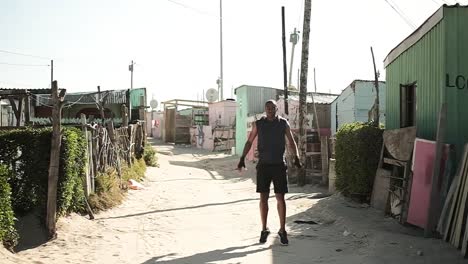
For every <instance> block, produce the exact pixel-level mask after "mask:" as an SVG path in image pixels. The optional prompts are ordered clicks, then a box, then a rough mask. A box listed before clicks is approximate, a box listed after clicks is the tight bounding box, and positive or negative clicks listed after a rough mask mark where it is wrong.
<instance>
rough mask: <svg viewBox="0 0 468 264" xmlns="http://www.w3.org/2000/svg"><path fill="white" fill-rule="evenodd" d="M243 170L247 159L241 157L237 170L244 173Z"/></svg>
mask: <svg viewBox="0 0 468 264" xmlns="http://www.w3.org/2000/svg"><path fill="white" fill-rule="evenodd" d="M242 168H245V157H241V158H240V160H239V164H237V170H239V171H242Z"/></svg>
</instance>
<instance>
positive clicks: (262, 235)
mask: <svg viewBox="0 0 468 264" xmlns="http://www.w3.org/2000/svg"><path fill="white" fill-rule="evenodd" d="M269 234H270V230H268V229H266V230H263V231H262V232H261V233H260V243H265V242H266V241H267V237H268V235H269Z"/></svg>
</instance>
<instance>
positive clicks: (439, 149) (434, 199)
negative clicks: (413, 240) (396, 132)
mask: <svg viewBox="0 0 468 264" xmlns="http://www.w3.org/2000/svg"><path fill="white" fill-rule="evenodd" d="M446 122H447V105H446V103H442V107H441V109H440V112H439V122H438V124H437V139H436V152H435V158H434V168H433V170H432V188H431V196H430V200H429V208H428V210H427V223H426V226H425V228H424V236H425V237H429V236H431V235H432V233H433V231H434V229H435V226H436V224H437V220H438V219H439V215H440V209H441V206H442V204H441V203H440V200H439V198H438V197H439V195H438V194H439V183H440V167H441V161H442V155H443V151H444V143H443V142H444V140H445V130H446Z"/></svg>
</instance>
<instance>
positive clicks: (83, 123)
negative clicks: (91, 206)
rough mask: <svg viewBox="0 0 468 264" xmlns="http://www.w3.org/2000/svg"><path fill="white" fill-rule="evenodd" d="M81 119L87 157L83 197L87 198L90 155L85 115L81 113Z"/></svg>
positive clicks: (88, 192)
mask: <svg viewBox="0 0 468 264" xmlns="http://www.w3.org/2000/svg"><path fill="white" fill-rule="evenodd" d="M80 117H81V129H82V130H83V133H84V135H85V138H86V153H85V155H86V157H88V159H87V162H86V164H85V171H86V181H85V184H86V186H85V187H86V188H85V195H86V197H88V196H89V195H90V194H91V179H90V173H89V171H90V164H89V156H90V155H92V154H91V153H90V152H89V146H88V144H89V140H88V128H87V127H86V115H85V114H83V113H81V115H80Z"/></svg>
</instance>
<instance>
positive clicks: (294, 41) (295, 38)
mask: <svg viewBox="0 0 468 264" xmlns="http://www.w3.org/2000/svg"><path fill="white" fill-rule="evenodd" d="M297 33H300V32H299V31H296V28H294V32H293V33H292V34H291V36H290V39H289V42H291V43H292V44H293V45H292V50H291V66H290V67H289V84H288V87H289V88H290V87H291V86H292V69H293V61H294V48H295V47H296V44H297V42H298V41H299V34H297ZM297 89H299V87H297Z"/></svg>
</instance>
